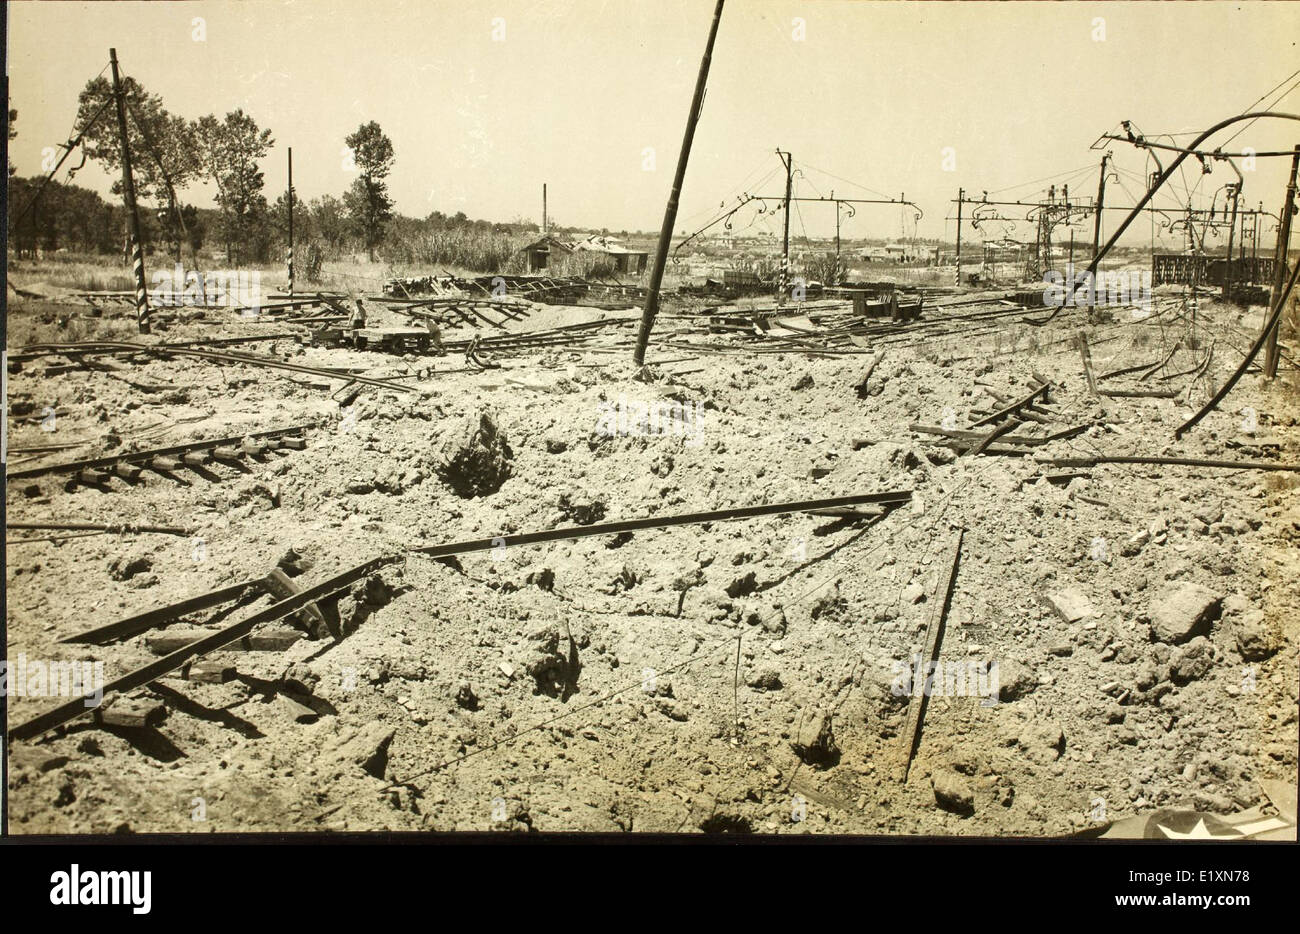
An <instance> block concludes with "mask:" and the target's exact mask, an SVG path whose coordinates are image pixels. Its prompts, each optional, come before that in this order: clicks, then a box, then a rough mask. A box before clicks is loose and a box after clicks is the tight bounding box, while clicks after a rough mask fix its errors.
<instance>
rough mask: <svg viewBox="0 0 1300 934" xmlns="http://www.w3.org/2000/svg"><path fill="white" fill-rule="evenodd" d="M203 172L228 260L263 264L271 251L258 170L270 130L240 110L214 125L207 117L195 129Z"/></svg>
mask: <svg viewBox="0 0 1300 934" xmlns="http://www.w3.org/2000/svg"><path fill="white" fill-rule="evenodd" d="M194 132H195V136H196V139H197V141H198V151H199V155H200V159H201V161H202V164H203V167H204V170H205V171H206V172H207V175H208V177H209V178H211V179H212V181H213V182H214V183H215V184H216V186H217V204H218V205H220V206H221V211H222V231H221V233H222V236H223V237H224V239H225V242H226V255H227V256H228V257H229V261H230V262H231V263H232V264H233V263H237V262H239V260H240V259H241V258H242V257H243V256H246V255H250V254H251V255H252V257H253V258H254V259H264V258H265V257H266V254H267V252H268V251H269V248H270V230H269V223H268V214H269V209H268V206H267V203H266V196H265V195H263V194H262V188H263V186H264V185H265V183H266V179H265V178H264V177H263V175H262V170H261V169H260V168H259V167H258V161H259V160H261V159H263V158H265V157H266V154H267V153H268V152H269V151H270V149H271V146H272V145H273V144H274V142H275V140H273V139H272V138H271V131H270V130H263V129H259V127H258V125H257V121H255V120H254V119H253V118H252V117H250V116H249V115H248V114H246V113H244V111H243V110H242V109H240V110H234V111H231V112H230V113H228V114H226V116H225V119H224V120H218V119H217V118H216V117H215V116H213V115H211V114H209V115H207V116H205V117H200V118H199V120H198V121H197V122H196V123H195V124H194Z"/></svg>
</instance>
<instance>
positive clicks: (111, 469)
mask: <svg viewBox="0 0 1300 934" xmlns="http://www.w3.org/2000/svg"><path fill="white" fill-rule="evenodd" d="M315 427H316V426H315V425H314V424H299V425H290V426H288V427H285V428H271V429H268V430H265V431H254V432H247V433H245V434H240V435H230V436H228V437H224V438H209V439H206V440H202V441H187V442H185V443H184V444H173V445H169V446H167V447H161V448H147V449H145V450H142V451H125V452H122V453H120V454H110V455H107V456H104V457H91V458H85V459H82V460H75V461H64V462H62V463H58V464H46V465H43V466H40V467H28V468H27V469H25V470H12V471H9V472H8V474H7V475H6V477H5V482H6V483H10V482H15V481H20V480H34V479H38V478H49V477H63V478H64V479H65V481H66V485H67V486H68V487H76V486H94V487H99V488H101V489H104V488H108V482H109V481H110V480H111V479H113V478H114V477H116V478H118V479H121V480H124V481H126V482H128V483H133V482H135V481H137V480H139V478H140V476H141V475H142V474H143V472H144V471H146V470H150V471H154V472H156V473H163V474H172V473H175V472H177V471H180V470H184V469H190V468H202V467H204V466H206V465H208V464H213V463H224V464H231V465H233V464H240V463H243V462H244V461H245V459H247V458H259V457H262V456H264V455H265V454H267V453H268V452H271V451H280V450H286V451H290V450H302V449H303V448H305V447H306V446H307V440H306V438H304V437H303V434H304V433H305V432H306V431H308V430H309V429H312V428H315Z"/></svg>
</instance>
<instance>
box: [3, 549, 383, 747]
mask: <svg viewBox="0 0 1300 934" xmlns="http://www.w3.org/2000/svg"><path fill="white" fill-rule="evenodd" d="M398 560H400V559H399V558H397V557H395V556H391V555H389V556H384V557H380V558H374V559H372V560H370V561H366V562H365V563H363V564H358V565H357V566H355V567H352V568H349V569H348V570H346V571H342V572H341V573H339V574H336V575H334V576H333V577H331V578H329V579H328V580H325V581H322V582H321V583H319V584H317V585H315V586H314V587H309V588H307V589H306V590H303V591H300V592H299V593H297V594H295V595H293V596H291V597H286V598H285V599H283V600H280V601H277V602H276V603H273V604H271V605H270V606H268V607H266V608H265V609H263V610H260V611H258V612H256V613H254V614H253V615H252V616H249V617H248V618H247V619H243V620H240V621H239V622H237V623H232V624H231V625H229V626H227V627H225V628H224V629H219V630H217V631H216V632H214V633H212V635H210V636H208V637H206V638H204V639H200V640H199V641H198V642H194V643H192V644H190V645H187V646H185V647H184V648H181V649H177V650H176V651H175V652H172V653H171V654H170V655H165V656H163V657H162V658H160V659H158V660H157V661H153V662H150V663H149V664H147V665H143V666H141V667H139V668H136V669H135V670H134V671H129V672H127V673H126V674H124V675H122V676H121V677H120V678H115V679H114V680H112V681H110V682H108V683H107V684H105V685H104V687H103V691H104V695H105V697H107V696H108V695H110V694H112V695H117V694H121V693H122V692H124V691H130V690H132V689H133V688H138V687H141V686H143V685H146V684H148V683H150V682H151V681H154V680H156V679H158V678H160V677H162V676H163V675H165V674H167V673H168V672H170V671H175V670H176V669H177V668H180V667H181V666H182V665H184V664H185V663H186V662H188V661H189V660H190V659H193V658H197V657H198V656H200V655H205V654H207V653H208V652H214V651H216V650H217V649H220V648H222V647H223V646H226V645H229V644H230V643H231V642H235V641H237V640H239V639H242V638H244V637H245V636H247V635H248V634H249V633H251V632H252V631H253V627H255V626H257V625H258V624H259V623H265V622H270V621H272V620H276V619H281V618H282V617H284V616H287V615H289V614H290V613H293V612H294V611H295V610H300V609H302V608H303V607H305V606H307V605H308V604H310V603H313V602H315V601H316V600H319V599H321V598H322V597H327V596H329V595H331V594H333V593H337V592H338V591H340V590H342V589H343V588H344V587H347V586H348V585H349V584H351V583H353V582H355V581H358V580H360V579H361V578H363V577H366V576H367V575H369V574H371V573H373V572H374V571H377V570H379V569H380V568H382V567H385V566H387V565H389V564H392V563H394V562H395V561H398ZM85 700H86V699H85V698H83V697H75V698H73V699H72V700H70V701H68V702H67V703H65V704H60V705H59V706H57V707H55V708H53V709H52V710H47V711H46V712H45V713H43V714H40V715H39V716H36V717H33V718H32V719H31V720H28V721H26V722H25V723H20V724H18V725H17V726H15V727H13V728H12V729H11V730H10V731H9V738H10V739H11V740H14V739H33V738H35V737H37V736H40V735H41V734H42V733H45V732H47V731H49V730H52V729H54V728H55V727H57V726H62V725H63V724H65V723H68V722H69V721H71V720H75V719H77V718H78V717H80V716H82V715H83V714H87V713H90V712H91V711H94V710H97V709H98V708H96V707H87V706H86V703H85Z"/></svg>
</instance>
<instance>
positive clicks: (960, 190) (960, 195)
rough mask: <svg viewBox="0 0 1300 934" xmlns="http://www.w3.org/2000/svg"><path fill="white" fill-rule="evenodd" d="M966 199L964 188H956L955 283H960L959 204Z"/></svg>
mask: <svg viewBox="0 0 1300 934" xmlns="http://www.w3.org/2000/svg"><path fill="white" fill-rule="evenodd" d="M965 200H966V189H965V188H958V189H957V284H958V285H961V204H962V202H963V201H965Z"/></svg>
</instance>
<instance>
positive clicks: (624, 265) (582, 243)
mask: <svg viewBox="0 0 1300 934" xmlns="http://www.w3.org/2000/svg"><path fill="white" fill-rule="evenodd" d="M573 249H574V250H579V251H583V252H591V253H603V254H605V255H606V256H608V257H609V258H610V259H612V260H613V261H614V271H615V272H621V273H626V274H628V275H633V276H635V275H640V274H641V273H643V272H645V267H646V258H647V257H648V256H649V254H648V253H646V252H645V251H644V250H629V249H628V248H627V247H625V246H623V245H622V244H621V243H619V242H618V241H617V240H615V239H613V238H612V237H602V236H599V235H598V234H592V235H591V236H590V237H588V238H587V239H585V240H579V241H578V242H577V243H575V244H574V245H573Z"/></svg>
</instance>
